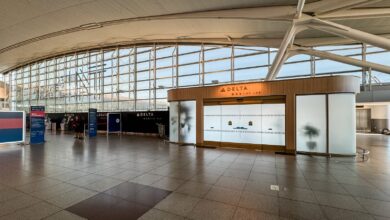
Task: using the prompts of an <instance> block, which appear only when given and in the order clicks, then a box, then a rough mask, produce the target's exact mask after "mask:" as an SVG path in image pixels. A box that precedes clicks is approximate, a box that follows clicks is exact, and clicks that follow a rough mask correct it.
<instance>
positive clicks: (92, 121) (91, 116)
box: [88, 108, 97, 137]
mask: <svg viewBox="0 0 390 220" xmlns="http://www.w3.org/2000/svg"><path fill="white" fill-rule="evenodd" d="M88 135H89V137H96V135H97V109H96V108H90V109H89V110H88Z"/></svg>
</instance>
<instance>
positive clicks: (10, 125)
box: [0, 111, 25, 143]
mask: <svg viewBox="0 0 390 220" xmlns="http://www.w3.org/2000/svg"><path fill="white" fill-rule="evenodd" d="M24 120H25V114H24V112H20V111H19V112H1V111H0V143H13V142H24V137H25V123H24Z"/></svg>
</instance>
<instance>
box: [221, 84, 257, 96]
mask: <svg viewBox="0 0 390 220" xmlns="http://www.w3.org/2000/svg"><path fill="white" fill-rule="evenodd" d="M219 92H220V93H222V94H229V95H230V96H253V95H260V94H261V91H260V90H259V89H258V88H250V87H249V86H248V85H233V86H223V87H221V89H220V90H219Z"/></svg>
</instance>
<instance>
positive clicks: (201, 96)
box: [168, 76, 360, 152]
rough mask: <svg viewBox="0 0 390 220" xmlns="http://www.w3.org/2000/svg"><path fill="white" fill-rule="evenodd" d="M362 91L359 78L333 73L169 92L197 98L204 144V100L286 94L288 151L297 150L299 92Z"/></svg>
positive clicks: (198, 127)
mask: <svg viewBox="0 0 390 220" xmlns="http://www.w3.org/2000/svg"><path fill="white" fill-rule="evenodd" d="M359 91H360V80H359V78H358V77H355V76H330V77H313V78H303V79H291V80H276V81H269V82H253V83H239V84H228V85H219V86H204V87H193V88H180V89H172V90H169V91H168V101H169V102H172V101H185V100H196V123H197V125H196V144H197V145H203V103H204V101H205V100H206V101H207V100H211V99H224V98H230V99H231V98H237V99H240V98H245V97H265V96H284V97H285V100H286V151H287V152H295V149H296V146H295V143H296V141H295V139H296V137H295V120H296V119H295V109H296V106H295V96H296V95H308V94H329V93H358V92H359Z"/></svg>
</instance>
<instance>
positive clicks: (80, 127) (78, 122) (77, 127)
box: [73, 115, 84, 139]
mask: <svg viewBox="0 0 390 220" xmlns="http://www.w3.org/2000/svg"><path fill="white" fill-rule="evenodd" d="M73 129H74V131H75V138H77V139H82V138H83V133H84V124H83V122H82V119H81V118H80V116H78V115H76V117H75V118H74V120H73Z"/></svg>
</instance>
